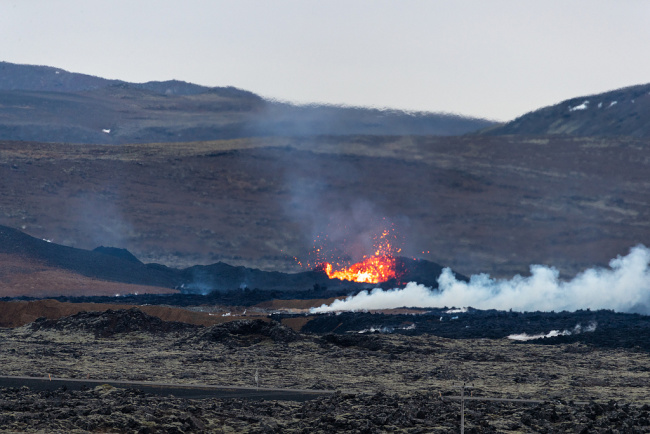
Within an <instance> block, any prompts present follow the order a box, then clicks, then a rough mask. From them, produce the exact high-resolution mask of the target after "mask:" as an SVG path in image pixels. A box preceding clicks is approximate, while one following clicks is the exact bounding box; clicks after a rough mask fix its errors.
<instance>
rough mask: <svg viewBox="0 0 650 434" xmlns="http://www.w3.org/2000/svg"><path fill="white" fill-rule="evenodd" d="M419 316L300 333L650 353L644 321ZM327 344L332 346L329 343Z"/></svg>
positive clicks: (590, 316) (353, 315)
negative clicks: (391, 335) (492, 341)
mask: <svg viewBox="0 0 650 434" xmlns="http://www.w3.org/2000/svg"><path fill="white" fill-rule="evenodd" d="M419 311H420V313H414V314H399V315H393V314H381V313H369V312H338V313H332V314H321V315H317V316H315V317H314V319H312V320H311V321H309V322H308V323H306V324H305V326H303V328H302V329H301V331H302V332H308V333H317V334H330V333H332V334H339V335H341V334H360V335H362V336H367V335H368V334H382V333H398V334H404V335H423V334H431V335H435V336H439V337H443V338H450V339H484V338H487V339H502V338H506V337H509V336H511V337H516V336H520V337H522V338H523V339H522V340H520V341H517V342H521V343H525V344H531V343H533V344H546V345H554V344H562V343H564V344H566V343H583V344H587V345H589V346H592V347H597V348H610V349H613V348H625V349H632V350H638V351H650V316H647V315H639V314H627V313H617V312H613V311H611V310H597V311H591V310H579V311H576V312H512V311H510V312H507V311H497V310H478V309H472V308H468V309H466V310H465V309H463V310H459V309H448V308H443V309H437V308H436V309H420V310H419ZM414 312H417V311H414ZM288 316H289V315H275V316H274V318H276V319H278V320H281V319H282V318H285V317H288ZM329 339H331V340H332V342H334V341H333V339H334V338H329ZM348 339H349V338H348ZM369 342H371V341H369ZM368 345H370V344H368Z"/></svg>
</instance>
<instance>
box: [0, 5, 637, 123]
mask: <svg viewBox="0 0 650 434" xmlns="http://www.w3.org/2000/svg"><path fill="white" fill-rule="evenodd" d="M36 5H37V7H36ZM649 20H650V2H644V1H635V0H630V1H627V2H612V1H609V0H574V1H571V2H566V1H562V0H544V1H539V0H538V1H529V2H519V1H515V0H493V1H490V2H484V1H480V0H454V1H449V0H447V1H445V0H442V1H436V2H421V1H417V0H401V1H397V0H355V1H354V2H348V1H343V0H330V1H327V2H322V1H318V0H277V1H274V2H261V1H259V0H239V1H237V2H233V1H228V0H213V1H209V2H207V1H205V0H187V1H185V2H183V3H182V4H181V3H178V2H175V1H172V0H156V1H154V0H141V1H138V2H137V3H136V4H133V2H130V1H127V0H112V1H110V2H109V1H106V0H103V1H102V0H99V1H93V2H87V1H84V0H59V1H56V2H38V3H35V2H33V1H25V2H17V1H9V2H7V3H6V5H5V7H3V11H2V14H1V15H0V52H2V53H3V57H4V59H5V60H6V61H8V62H12V63H18V64H31V65H52V66H54V67H57V68H62V69H65V70H67V71H71V72H77V73H83V74H88V75H94V76H98V77H105V78H107V79H118V80H123V81H127V82H133V83H141V82H147V81H165V80H170V79H176V80H181V81H185V82H189V83H195V84H199V85H202V86H208V87H218V86H233V87H236V88H239V89H245V90H248V91H250V92H253V93H255V94H257V95H259V96H261V97H263V98H265V99H270V100H279V101H286V102H291V103H294V104H310V103H311V104H332V105H344V106H352V107H379V108H381V107H390V108H393V109H396V110H403V111H411V112H428V113H452V114H457V115H460V116H466V117H473V118H479V119H489V120H494V121H498V122H505V121H509V120H512V119H514V118H516V117H519V116H521V115H523V114H525V113H528V112H531V111H533V110H536V109H538V108H541V107H547V106H549V105H553V104H556V103H558V102H560V101H563V100H565V99H567V98H572V97H575V96H579V95H592V94H596V93H599V92H604V91H607V90H615V89H620V88H623V87H627V86H632V85H635V84H642V83H648V82H650V57H648V56H645V55H644V53H645V52H646V51H647V46H648V42H650V26H648V25H647V23H648V21H649Z"/></svg>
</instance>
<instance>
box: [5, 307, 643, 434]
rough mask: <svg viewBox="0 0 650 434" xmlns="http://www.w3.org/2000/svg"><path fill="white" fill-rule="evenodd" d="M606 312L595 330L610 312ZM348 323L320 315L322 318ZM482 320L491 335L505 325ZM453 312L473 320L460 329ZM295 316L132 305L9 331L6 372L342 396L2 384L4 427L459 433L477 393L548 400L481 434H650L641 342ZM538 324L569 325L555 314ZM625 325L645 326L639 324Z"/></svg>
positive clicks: (517, 408)
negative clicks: (617, 343) (200, 321)
mask: <svg viewBox="0 0 650 434" xmlns="http://www.w3.org/2000/svg"><path fill="white" fill-rule="evenodd" d="M468 313H470V314H471V312H468ZM463 314H464V313H460V312H459V313H449V314H448V321H447V323H448V325H449V326H450V327H456V328H458V329H461V328H467V326H470V327H469V328H471V327H474V326H476V325H477V323H473V324H472V325H470V323H468V322H465V323H463V322H462V320H461V318H460V317H461V316H462V315H463ZM465 314H466V313H465ZM592 314H593V315H596V320H598V319H599V318H605V317H606V315H605V316H602V317H599V316H598V315H597V314H598V313H592ZM344 315H347V314H342V315H338V316H337V315H335V314H334V315H325V316H319V317H318V318H317V319H315V320H313V322H316V321H319V320H320V321H326V322H327V321H331V320H332V318H334V319H336V318H341V319H344V318H345V317H344ZM357 315H359V318H364V315H370V314H357ZM452 315H453V316H452ZM475 315H476V318H477V320H476V321H478V319H482V320H483V327H482V328H483V330H484V331H485V332H486V333H488V334H489V332H490V330H491V328H492V326H493V325H494V324H496V323H495V322H493V321H494V318H493V319H492V322H491V320H490V319H489V315H483V316H482V315H479V314H476V313H475ZM549 315H550V314H549ZM558 315H559V314H558ZM567 315H569V314H567ZM388 316H389V315H376V316H375V318H377V319H379V318H381V317H388ZM416 316H418V315H410V317H412V318H415V317H416ZM419 316H420V317H424V316H423V315H419ZM455 316H459V318H458V319H454V320H452V319H451V318H453V317H455ZM520 316H521V317H523V318H525V315H520ZM614 316H616V314H614ZM287 318H289V319H290V320H289V321H287ZM291 318H294V317H291ZM291 318H290V317H284V318H280V319H281V320H282V321H283V322H284V323H286V324H292V325H293V326H294V328H293V329H292V328H289V327H287V326H286V325H284V324H283V323H281V322H278V321H273V320H270V319H267V320H246V319H242V320H237V321H233V322H230V323H225V324H217V325H213V326H209V327H202V326H196V325H188V324H184V323H177V322H176V323H174V322H166V321H161V320H159V319H157V318H154V317H151V316H148V315H147V314H145V313H143V312H141V311H140V310H139V309H130V310H110V311H106V312H80V313H78V314H75V315H72V316H68V317H64V318H60V319H56V320H47V319H39V320H37V321H35V322H33V323H29V324H26V325H24V326H22V327H17V328H3V329H0V339H1V340H2V342H3V345H2V346H1V348H0V366H2V374H3V375H16V376H18V375H25V376H35V377H47V376H48V375H52V376H55V377H57V378H78V379H88V378H90V379H106V380H109V379H111V380H133V381H151V382H165V383H176V384H215V385H233V386H237V385H239V386H255V385H256V384H257V383H256V374H257V381H258V382H259V386H260V387H275V388H296V389H332V390H336V391H337V392H336V393H335V394H334V395H330V396H324V397H319V398H316V399H314V400H311V401H306V402H302V403H300V402H291V401H249V400H241V399H216V398H209V399H200V400H199V399H183V398H178V397H170V396H157V395H150V394H147V393H143V392H139V391H136V390H128V389H127V390H124V389H121V388H113V387H110V386H102V385H100V386H97V387H95V388H88V389H85V390H65V389H64V388H60V389H57V390H53V391H38V390H32V389H28V388H2V389H0V409H1V412H0V427H1V428H0V430H1V431H2V432H16V431H18V432H20V431H31V432H34V431H41V432H64V431H65V432H305V433H306V432H326V431H327V432H414V433H415V432H421V433H424V432H450V433H451V432H458V430H459V427H460V404H459V402H457V401H455V400H452V399H450V397H452V396H457V395H458V394H459V390H460V389H459V385H461V384H463V383H467V384H469V385H472V388H471V389H468V390H467V393H471V395H472V397H473V398H477V397H490V398H520V399H535V400H542V401H544V402H543V403H537V404H535V403H509V402H485V401H468V402H466V406H465V407H466V411H465V429H466V432H468V433H469V432H480V433H483V432H486V433H488V432H490V433H491V432H572V433H573V432H650V415H649V412H648V411H649V410H650V399H649V398H648V396H647V384H648V372H649V371H650V357H649V354H648V352H647V349H645V348H643V347H640V346H637V347H634V346H633V347H629V348H611V347H606V346H600V345H598V344H597V343H594V342H580V341H574V342H562V341H558V340H555V341H552V340H548V339H541V340H529V341H517V340H513V339H508V338H505V337H500V338H488V337H487V336H486V337H478V335H475V336H466V337H465V338H459V339H450V338H447V337H441V336H440V334H441V333H438V332H436V331H435V330H433V329H432V330H430V331H429V332H427V333H421V334H416V333H411V332H409V330H404V331H403V332H402V333H386V332H385V333H381V332H372V331H370V330H356V332H354V333H353V330H351V329H350V328H349V327H348V330H332V331H333V333H332V332H326V333H315V332H310V333H308V332H306V331H296V330H295V328H296V324H297V321H296V320H295V318H294V319H291ZM531 318H532V317H531ZM540 318H542V319H544V321H542V322H545V323H547V325H549V326H551V327H554V326H556V325H557V324H554V323H553V322H552V320H551V317H550V316H549V317H547V318H544V317H543V316H540ZM626 318H628V319H629V320H630V321H632V322H633V321H634V318H636V316H629V317H626ZM574 319H575V318H574ZM438 320H439V318H438ZM503 321H507V316H506V317H504V318H503ZM562 321H567V324H570V323H572V322H570V321H569V319H568V318H564V319H562ZM439 322H440V321H439ZM442 322H443V323H444V322H445V321H444V319H443V321H442ZM341 323H342V324H345V321H341ZM416 323H417V321H416ZM601 323H602V324H606V323H607V321H605V320H604V319H601ZM558 324H559V323H558ZM409 326H410V324H405V327H404V328H405V329H406V328H407V327H409ZM574 326H575V324H574ZM342 327H344V325H341V326H340V327H339V328H342ZM603 327H604V326H603ZM416 329H417V327H416ZM410 330H413V329H412V328H411V329H410ZM571 330H573V331H575V327H573V328H572V329H571ZM599 330H601V332H603V333H607V328H606V327H605V328H603V329H601V328H600V325H599V326H597V327H596V329H595V330H593V331H585V332H583V333H580V334H577V335H580V336H588V335H591V336H596V335H597V333H598V332H599ZM358 331H365V333H358ZM384 331H387V330H386V329H385V330H384ZM549 331H550V330H547V328H544V329H543V330H539V332H540V333H544V334H548V332H549ZM337 332H340V333H337ZM522 332H525V330H522ZM528 332H530V333H532V332H533V330H529V331H528ZM566 337H570V336H569V335H567V336H566ZM542 343H551V344H550V345H541V344H542Z"/></svg>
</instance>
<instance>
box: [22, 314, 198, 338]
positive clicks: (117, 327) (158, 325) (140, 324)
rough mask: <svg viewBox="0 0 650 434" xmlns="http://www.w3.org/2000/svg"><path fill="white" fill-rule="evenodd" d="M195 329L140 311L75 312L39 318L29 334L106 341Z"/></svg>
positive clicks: (194, 327)
mask: <svg viewBox="0 0 650 434" xmlns="http://www.w3.org/2000/svg"><path fill="white" fill-rule="evenodd" d="M197 328H199V326H195V325H192V324H186V323H181V322H176V321H163V320H161V319H160V318H157V317H155V316H151V315H147V314H146V313H144V312H142V311H141V310H140V309H137V308H132V309H128V310H126V309H120V310H111V309H109V310H107V311H105V312H79V313H78V314H76V315H71V316H68V317H64V318H59V319H55V320H51V319H46V318H39V319H37V320H36V321H34V322H33V323H32V324H31V329H32V330H33V331H38V330H47V329H54V330H61V331H63V330H65V331H76V330H83V331H87V332H92V333H94V334H95V337H98V338H109V337H112V336H114V335H116V334H122V333H132V332H148V333H168V332H176V331H183V330H188V329H197Z"/></svg>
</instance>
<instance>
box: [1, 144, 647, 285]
mask: <svg viewBox="0 0 650 434" xmlns="http://www.w3.org/2000/svg"><path fill="white" fill-rule="evenodd" d="M0 145H1V146H0V176H2V179H3V180H4V181H3V183H2V185H0V198H1V202H0V204H1V208H0V223H2V224H5V225H7V226H11V227H15V228H18V229H22V230H23V231H24V232H26V233H28V234H30V235H33V236H35V237H38V238H44V239H48V240H52V241H54V242H55V243H58V244H63V245H69V246H74V247H79V248H85V249H93V248H95V247H97V246H99V245H106V246H115V247H121V248H127V249H128V250H129V251H131V252H132V253H134V254H135V256H136V257H138V258H139V259H140V260H142V261H143V262H158V263H162V264H166V265H169V266H172V267H186V266H190V265H194V264H210V263H214V262H217V261H224V262H226V263H229V264H231V265H246V266H249V267H255V268H261V269H264V270H278V271H299V270H301V268H300V267H299V266H298V265H297V262H296V259H295V258H294V257H297V258H298V259H301V260H304V259H305V258H308V257H309V254H310V252H311V251H312V249H313V240H314V237H316V236H318V235H321V236H322V235H323V234H328V233H329V234H332V233H335V234H337V233H338V234H339V236H340V234H341V233H344V234H345V233H347V234H348V235H349V236H350V237H354V236H355V235H357V236H358V238H359V239H360V240H359V241H358V243H357V247H358V246H362V245H363V239H362V238H363V237H366V238H369V237H370V234H373V235H374V234H376V233H377V232H378V231H379V230H381V229H380V228H381V227H382V224H385V221H383V220H382V218H386V219H387V220H388V221H391V222H393V223H394V225H395V227H396V229H397V231H398V232H399V233H400V235H401V236H402V238H403V246H402V247H403V250H402V254H404V256H411V257H421V258H425V259H430V260H434V261H436V262H438V263H440V264H443V265H446V266H451V267H452V268H453V269H454V270H455V271H458V272H460V273H463V274H466V275H470V274H474V273H477V272H489V273H491V274H493V275H496V276H512V275H513V274H515V273H527V271H528V266H529V265H530V264H534V263H541V264H548V265H553V266H556V267H558V268H559V269H560V270H561V272H562V273H564V274H565V275H572V274H574V273H576V272H578V271H580V270H583V269H585V268H587V267H592V266H595V265H606V264H607V262H608V261H609V260H610V259H611V258H614V257H616V256H617V255H619V254H620V255H623V254H626V253H627V252H628V250H629V249H630V248H631V247H632V246H634V245H636V244H639V243H643V244H646V245H648V244H650V239H649V238H648V237H649V234H650V231H649V230H648V229H649V225H650V223H648V222H650V207H649V206H648V197H650V184H649V183H648V177H647V173H649V172H650V170H649V169H650V167H649V166H650V147H649V146H648V142H647V140H645V139H630V138H615V139H612V138H609V139H604V138H603V139H601V138H584V137H582V138H570V137H537V138H530V137H528V138H526V137H515V136H506V137H485V136H466V137H446V138H442V137H372V136H359V137H346V138H340V137H321V138H306V139H298V138H294V139H289V138H268V139H240V140H229V141H213V142H195V143H168V144H148V145H121V146H90V145H57V144H38V143H25V142H2V143H0ZM365 241H366V244H367V239H366V240H365ZM369 253H371V248H370V246H369V245H366V248H365V249H363V248H357V249H356V250H355V251H351V252H346V254H349V255H351V256H352V259H357V258H358V257H359V255H360V254H369ZM355 254H356V255H355Z"/></svg>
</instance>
